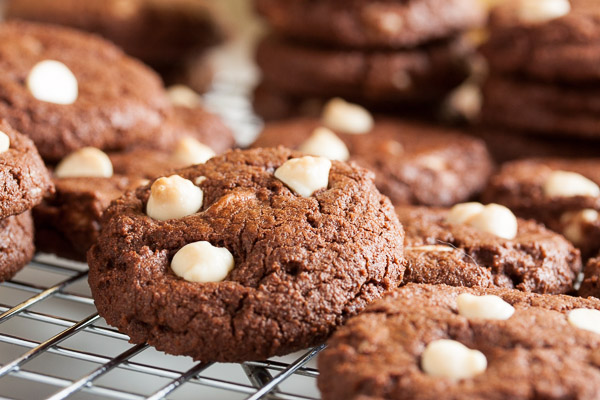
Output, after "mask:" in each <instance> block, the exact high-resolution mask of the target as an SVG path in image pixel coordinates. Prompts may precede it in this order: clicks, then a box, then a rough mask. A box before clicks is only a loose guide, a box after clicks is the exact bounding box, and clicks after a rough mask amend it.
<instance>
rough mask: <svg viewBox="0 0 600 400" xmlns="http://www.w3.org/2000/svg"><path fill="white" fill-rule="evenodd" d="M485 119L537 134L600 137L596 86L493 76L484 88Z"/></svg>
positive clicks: (489, 122) (492, 122)
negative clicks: (556, 83) (552, 83)
mask: <svg viewBox="0 0 600 400" xmlns="http://www.w3.org/2000/svg"><path fill="white" fill-rule="evenodd" d="M483 93H484V104H483V109H482V117H483V120H484V121H485V122H486V123H488V124H489V125H493V126H497V125H499V126H503V127H505V128H509V129H517V130H523V131H529V132H533V133H535V134H537V135H550V136H569V137H571V136H576V137H580V138H594V139H598V138H600V117H598V115H599V114H600V101H598V96H597V88H596V87H595V86H585V85H584V86H568V85H550V84H545V83H537V82H534V81H525V80H521V79H518V78H511V77H506V76H498V75H493V76H491V77H490V78H489V79H488V80H487V82H486V83H485V85H484V87H483Z"/></svg>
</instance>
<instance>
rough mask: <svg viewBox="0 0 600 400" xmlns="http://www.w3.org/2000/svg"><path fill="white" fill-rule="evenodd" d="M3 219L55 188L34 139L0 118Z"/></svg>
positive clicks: (1, 208)
mask: <svg viewBox="0 0 600 400" xmlns="http://www.w3.org/2000/svg"><path fill="white" fill-rule="evenodd" d="M0 182H1V185H0V220H3V219H4V218H7V217H10V216H11V215H17V214H21V213H23V212H25V211H27V210H29V209H31V208H32V207H33V206H35V205H36V204H39V203H40V202H41V201H42V198H43V197H44V195H45V194H47V193H51V192H53V191H54V186H53V185H52V181H51V180H50V175H49V174H48V170H47V169H46V166H45V165H44V162H43V161H42V159H41V158H40V155H39V153H38V152H37V150H36V148H35V146H34V145H33V142H32V141H31V140H29V139H28V138H27V137H25V136H23V135H21V134H20V133H18V132H17V131H16V130H14V129H13V128H11V126H10V125H9V124H8V123H7V122H6V121H5V120H0Z"/></svg>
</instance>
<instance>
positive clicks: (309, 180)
mask: <svg viewBox="0 0 600 400" xmlns="http://www.w3.org/2000/svg"><path fill="white" fill-rule="evenodd" d="M330 169H331V161H329V160H328V159H327V158H325V157H312V156H305V157H300V158H293V159H291V160H288V161H286V162H285V163H283V165H281V167H279V168H277V169H276V170H275V177H276V178H277V179H279V180H280V181H281V182H283V183H285V184H286V185H287V186H288V187H289V188H290V189H292V190H293V191H294V192H296V193H298V194H299V195H300V196H303V197H310V196H312V194H313V193H314V192H316V191H317V190H319V189H324V188H327V185H328V184H329V170H330Z"/></svg>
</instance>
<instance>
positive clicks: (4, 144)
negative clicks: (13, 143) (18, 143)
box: [0, 131, 10, 153]
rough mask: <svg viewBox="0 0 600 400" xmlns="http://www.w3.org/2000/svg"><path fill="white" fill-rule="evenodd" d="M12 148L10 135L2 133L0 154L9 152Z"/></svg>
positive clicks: (0, 136)
mask: <svg viewBox="0 0 600 400" xmlns="http://www.w3.org/2000/svg"><path fill="white" fill-rule="evenodd" d="M9 148H10V138H9V137H8V135H7V134H6V133H4V132H2V131H0V153H4V152H6V151H8V149H9Z"/></svg>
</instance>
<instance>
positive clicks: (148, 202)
mask: <svg viewBox="0 0 600 400" xmlns="http://www.w3.org/2000/svg"><path fill="white" fill-rule="evenodd" d="M403 238H404V233H403V231H402V227H401V225H400V224H399V223H398V219H397V217H396V215H395V213H394V209H393V208H392V206H391V204H390V202H389V200H388V199H387V198H386V197H385V196H383V195H381V194H380V193H379V192H378V191H377V189H376V188H375V185H374V183H373V177H372V174H371V173H370V172H368V171H366V170H364V169H361V168H358V167H355V166H351V165H348V164H345V163H343V162H339V161H333V162H331V161H329V160H328V159H325V158H322V157H310V156H303V155H302V154H301V153H296V152H292V151H291V150H289V149H285V148H277V149H256V150H247V151H239V150H235V151H231V152H228V153H226V154H224V155H222V156H217V157H215V158H212V159H211V160H209V161H207V162H206V163H205V164H201V165H196V166H193V167H190V168H187V169H183V170H179V171H177V172H176V173H175V174H173V175H172V176H170V177H163V178H160V179H158V180H155V181H154V182H153V183H152V184H149V185H147V186H145V187H142V188H139V189H138V190H137V191H136V192H129V193H128V194H126V195H125V196H124V197H122V198H120V199H118V200H117V201H115V202H113V203H112V205H111V206H110V207H109V208H108V210H107V211H106V213H105V216H104V220H103V227H102V231H101V233H100V237H99V240H98V242H97V243H96V244H95V245H94V246H92V248H91V250H90V251H89V252H88V262H89V265H90V275H89V283H90V286H91V289H92V294H93V297H94V299H95V303H96V306H97V307H98V311H99V312H100V315H102V316H103V317H104V318H105V319H106V321H107V322H108V323H109V324H111V325H114V326H116V327H117V328H118V329H119V330H120V331H122V332H124V333H126V334H127V335H129V337H130V338H131V340H132V342H134V343H143V342H148V343H149V344H151V345H153V346H155V347H156V348H157V349H159V350H162V351H165V352H167V353H170V354H183V355H188V356H191V357H193V358H194V359H199V360H203V361H211V360H212V361H244V360H256V359H265V358H268V357H271V356H275V355H283V354H286V353H289V352H292V351H295V350H300V349H302V348H305V347H307V346H311V345H315V344H318V343H321V342H323V341H324V340H325V339H326V338H327V337H328V336H329V335H330V334H331V333H332V332H333V331H334V330H335V328H337V327H338V326H339V325H341V324H342V323H343V322H345V320H346V319H347V318H348V317H349V316H351V315H354V314H356V313H358V312H359V311H361V310H362V309H363V308H364V307H365V306H366V305H367V304H368V303H369V302H370V301H372V300H374V299H376V298H378V297H380V296H381V294H382V293H383V292H385V291H386V290H388V289H390V288H393V287H395V286H396V285H398V283H399V282H400V281H401V280H402V274H403V272H404V259H403V244H402V242H403Z"/></svg>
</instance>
